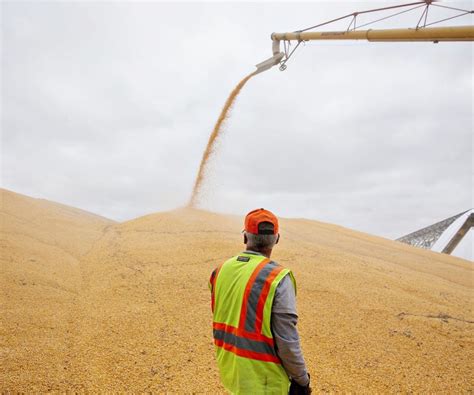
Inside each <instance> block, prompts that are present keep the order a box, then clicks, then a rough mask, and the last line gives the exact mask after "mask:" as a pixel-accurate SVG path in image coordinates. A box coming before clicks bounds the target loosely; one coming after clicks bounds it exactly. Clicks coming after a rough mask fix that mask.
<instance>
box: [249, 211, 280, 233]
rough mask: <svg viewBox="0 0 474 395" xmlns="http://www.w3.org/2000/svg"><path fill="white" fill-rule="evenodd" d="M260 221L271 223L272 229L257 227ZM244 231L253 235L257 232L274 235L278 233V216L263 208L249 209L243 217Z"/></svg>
mask: <svg viewBox="0 0 474 395" xmlns="http://www.w3.org/2000/svg"><path fill="white" fill-rule="evenodd" d="M262 222H269V223H271V224H272V225H273V230H272V229H268V228H267V229H259V225H260V224H261V223H262ZM244 225H245V229H244V230H245V231H246V232H249V233H253V234H254V235H258V234H272V235H276V234H277V233H278V218H277V217H276V216H275V214H273V213H272V212H271V211H268V210H265V209H263V208H258V209H256V210H253V211H251V212H250V213H248V214H247V216H246V217H245V222H244Z"/></svg>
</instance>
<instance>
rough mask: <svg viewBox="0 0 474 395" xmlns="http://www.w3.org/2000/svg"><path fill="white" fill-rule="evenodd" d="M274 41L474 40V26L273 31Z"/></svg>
mask: <svg viewBox="0 0 474 395" xmlns="http://www.w3.org/2000/svg"><path fill="white" fill-rule="evenodd" d="M271 37H272V40H273V41H274V42H275V41H281V40H286V41H293V40H294V41H310V40H368V41H376V42H377V41H384V42H390V41H393V42H399V41H401V42H403V41H433V42H438V41H474V26H453V27H430V28H421V29H386V30H372V29H369V30H354V31H334V32H294V33H273V34H272V36H271Z"/></svg>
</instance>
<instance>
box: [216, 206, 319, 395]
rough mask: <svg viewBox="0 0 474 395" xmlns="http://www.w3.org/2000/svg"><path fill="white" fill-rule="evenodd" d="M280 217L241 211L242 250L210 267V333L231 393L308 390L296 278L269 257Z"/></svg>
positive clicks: (220, 369) (297, 392)
mask: <svg viewBox="0 0 474 395" xmlns="http://www.w3.org/2000/svg"><path fill="white" fill-rule="evenodd" d="M279 239H280V234H279V233H278V219H277V218H276V216H275V215H274V214H273V213H272V212H270V211H268V210H264V209H263V208H262V209H257V210H253V211H251V212H250V213H248V214H247V216H246V217H245V229H244V243H245V244H246V245H247V249H246V251H245V252H243V253H241V254H239V255H237V256H235V257H233V258H231V259H229V260H228V261H226V262H225V263H224V264H222V265H221V266H220V267H218V268H217V269H215V270H214V271H213V272H212V275H211V279H210V289H211V307H212V311H213V321H214V322H213V336H214V344H215V345H216V354H217V364H218V366H219V371H220V376H221V380H222V383H223V384H224V387H225V388H226V389H227V390H228V391H230V392H231V393H235V394H262V393H265V394H285V395H286V394H288V391H289V392H290V394H309V393H311V388H310V386H309V375H308V373H307V371H306V365H305V362H304V359H303V354H302V352H301V347H300V342H299V337H298V332H297V330H296V323H297V320H298V316H297V314H296V304H295V294H296V283H295V279H294V277H293V274H292V273H291V271H289V270H288V269H285V268H283V267H282V266H280V265H278V264H277V263H276V262H275V261H272V260H270V256H271V253H272V250H273V247H274V246H275V244H277V243H278V241H279Z"/></svg>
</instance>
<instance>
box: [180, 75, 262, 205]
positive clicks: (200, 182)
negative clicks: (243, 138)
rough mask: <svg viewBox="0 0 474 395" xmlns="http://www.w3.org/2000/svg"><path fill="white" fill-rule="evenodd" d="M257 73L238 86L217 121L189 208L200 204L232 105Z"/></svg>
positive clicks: (203, 157) (204, 155)
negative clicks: (208, 171)
mask: <svg viewBox="0 0 474 395" xmlns="http://www.w3.org/2000/svg"><path fill="white" fill-rule="evenodd" d="M255 74H256V72H253V73H251V74H249V75H247V76H246V77H245V78H244V79H242V80H241V81H240V82H239V83H238V84H237V86H236V87H235V88H234V89H233V90H232V92H231V93H230V95H229V97H228V98H227V100H226V102H225V104H224V107H223V108H222V111H221V113H220V115H219V118H218V119H217V122H216V124H215V125H214V129H213V130H212V133H211V135H210V137H209V141H208V142H207V146H206V149H205V151H204V154H203V156H202V159H201V164H200V165H199V172H198V174H197V177H196V180H195V181H194V188H193V194H192V196H191V199H190V201H189V206H190V207H194V206H196V205H197V203H198V198H199V194H200V191H201V188H202V185H203V182H204V178H205V176H206V168H207V165H208V162H209V159H210V157H211V155H212V153H213V152H214V148H215V143H216V140H217V138H218V137H219V135H220V134H221V131H222V126H223V124H224V121H225V120H226V119H227V118H228V116H229V114H230V110H231V108H232V105H233V104H234V101H235V99H236V98H237V96H238V95H239V93H240V91H241V90H242V88H243V87H244V85H245V84H246V83H247V81H248V80H249V79H250V78H252V77H253V76H254V75H255Z"/></svg>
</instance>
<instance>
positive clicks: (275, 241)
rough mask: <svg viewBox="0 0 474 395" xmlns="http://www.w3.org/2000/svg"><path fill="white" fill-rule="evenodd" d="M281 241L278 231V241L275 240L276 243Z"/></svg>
mask: <svg viewBox="0 0 474 395" xmlns="http://www.w3.org/2000/svg"><path fill="white" fill-rule="evenodd" d="M279 241H280V233H278V236H277V241H275V244H278V242H279Z"/></svg>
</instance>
